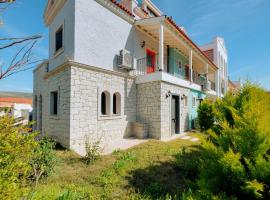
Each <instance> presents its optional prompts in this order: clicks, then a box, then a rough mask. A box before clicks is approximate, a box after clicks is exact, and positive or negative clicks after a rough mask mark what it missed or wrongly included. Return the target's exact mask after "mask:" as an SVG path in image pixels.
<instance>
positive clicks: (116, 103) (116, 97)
mask: <svg viewBox="0 0 270 200" xmlns="http://www.w3.org/2000/svg"><path fill="white" fill-rule="evenodd" d="M113 114H114V115H120V114H121V95H120V94H119V93H118V92H116V93H114V94H113Z"/></svg>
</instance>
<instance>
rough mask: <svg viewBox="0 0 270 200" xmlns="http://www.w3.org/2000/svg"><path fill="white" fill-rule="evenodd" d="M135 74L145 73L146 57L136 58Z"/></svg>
mask: <svg viewBox="0 0 270 200" xmlns="http://www.w3.org/2000/svg"><path fill="white" fill-rule="evenodd" d="M135 74H136V75H145V74H147V66H146V58H141V59H138V60H137V69H136V72H135Z"/></svg>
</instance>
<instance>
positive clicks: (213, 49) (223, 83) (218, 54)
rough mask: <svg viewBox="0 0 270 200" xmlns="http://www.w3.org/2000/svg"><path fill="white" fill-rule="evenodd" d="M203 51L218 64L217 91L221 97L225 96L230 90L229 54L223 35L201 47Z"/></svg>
mask: <svg viewBox="0 0 270 200" xmlns="http://www.w3.org/2000/svg"><path fill="white" fill-rule="evenodd" d="M200 48H201V49H202V50H203V52H204V53H205V54H206V55H207V56H208V57H209V58H210V59H211V60H212V61H213V62H214V63H215V64H216V66H217V67H218V71H217V72H216V80H217V82H218V84H216V91H217V95H218V96H219V97H223V96H224V94H225V93H226V92H227V91H228V77H229V76H228V54H227V49H226V46H225V41H224V39H223V38H221V37H216V38H215V39H213V41H212V42H211V43H208V44H206V45H203V46H201V47H200Z"/></svg>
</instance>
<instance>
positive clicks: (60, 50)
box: [54, 47, 65, 58]
mask: <svg viewBox="0 0 270 200" xmlns="http://www.w3.org/2000/svg"><path fill="white" fill-rule="evenodd" d="M64 50H65V49H64V47H61V48H60V49H58V50H57V51H56V52H55V53H54V58H57V57H58V56H60V55H61V54H62V53H63V52H64Z"/></svg>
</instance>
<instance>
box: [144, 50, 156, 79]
mask: <svg viewBox="0 0 270 200" xmlns="http://www.w3.org/2000/svg"><path fill="white" fill-rule="evenodd" d="M145 54H146V72H147V74H150V73H154V72H155V71H156V68H157V61H156V57H157V53H156V52H155V51H154V50H151V49H150V48H146V51H145ZM147 55H151V56H153V58H152V62H153V63H154V65H153V71H151V72H150V71H149V72H148V67H149V66H148V65H147ZM149 68H150V67H149Z"/></svg>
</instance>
